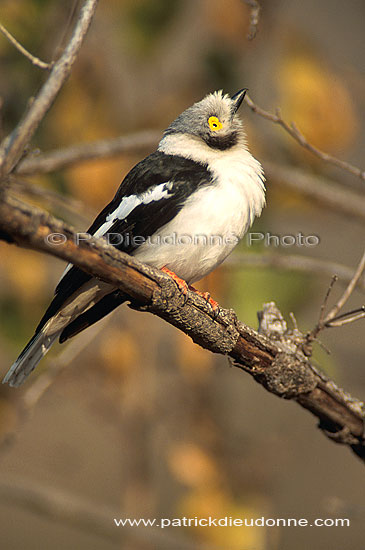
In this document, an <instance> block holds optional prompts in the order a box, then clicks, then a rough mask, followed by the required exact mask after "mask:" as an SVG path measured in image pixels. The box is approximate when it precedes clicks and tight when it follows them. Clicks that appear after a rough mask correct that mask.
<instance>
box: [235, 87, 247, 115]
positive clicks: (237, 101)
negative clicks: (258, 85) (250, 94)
mask: <svg viewBox="0 0 365 550" xmlns="http://www.w3.org/2000/svg"><path fill="white" fill-rule="evenodd" d="M247 91H248V88H242V90H240V91H239V92H237V93H236V94H234V96H232V98H231V99H232V101H233V114H235V113H236V112H237V111H238V109H239V106H240V105H241V103H242V101H243V98H244V97H245V95H246V92H247Z"/></svg>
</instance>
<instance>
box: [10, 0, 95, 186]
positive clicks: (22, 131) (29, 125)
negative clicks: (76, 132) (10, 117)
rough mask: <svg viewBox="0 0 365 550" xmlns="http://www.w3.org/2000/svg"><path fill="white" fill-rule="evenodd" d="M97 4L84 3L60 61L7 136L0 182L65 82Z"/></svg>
mask: <svg viewBox="0 0 365 550" xmlns="http://www.w3.org/2000/svg"><path fill="white" fill-rule="evenodd" d="M97 3H98V0H85V3H84V5H83V7H82V9H81V11H80V15H79V18H78V21H77V23H76V26H75V29H74V32H73V33H72V36H71V38H70V41H69V43H68V45H67V46H66V48H65V50H64V52H63V54H62V55H61V57H60V58H59V59H58V61H56V63H55V64H54V65H53V68H52V71H51V72H50V75H49V77H48V78H47V80H46V82H45V83H44V84H43V86H42V88H41V89H40V91H39V93H38V94H37V96H36V97H35V99H34V100H33V102H32V103H31V105H30V107H29V109H28V110H27V112H26V113H25V115H24V116H23V118H22V120H21V121H20V122H19V124H18V125H17V126H16V128H15V129H14V130H13V132H12V133H11V134H10V135H9V136H7V137H6V138H5V139H4V141H3V143H2V144H1V147H0V179H1V178H3V177H5V176H6V175H7V174H8V173H9V172H11V170H12V169H13V167H14V166H15V165H16V164H17V162H18V161H19V159H20V158H21V156H22V154H23V151H24V148H25V146H26V145H27V144H28V142H29V141H30V139H31V137H32V136H33V134H34V132H35V131H36V129H37V128H38V126H39V124H40V123H41V121H42V119H43V117H44V116H45V114H46V113H47V111H48V109H49V108H50V107H51V105H52V103H53V101H54V100H55V98H56V96H57V94H58V92H59V91H60V89H61V87H62V85H63V84H64V82H65V81H66V79H67V78H68V76H69V74H70V72H71V69H72V65H73V63H74V61H75V60H76V56H77V54H78V52H79V50H80V47H81V44H82V42H83V40H84V38H85V35H86V33H87V31H88V28H89V26H90V23H91V20H92V17H93V15H94V12H95V9H96V6H97Z"/></svg>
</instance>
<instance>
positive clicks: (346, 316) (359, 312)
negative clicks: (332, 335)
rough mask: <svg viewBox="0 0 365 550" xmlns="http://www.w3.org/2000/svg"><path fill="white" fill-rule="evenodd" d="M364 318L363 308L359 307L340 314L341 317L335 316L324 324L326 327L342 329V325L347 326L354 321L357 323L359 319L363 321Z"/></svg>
mask: <svg viewBox="0 0 365 550" xmlns="http://www.w3.org/2000/svg"><path fill="white" fill-rule="evenodd" d="M364 317H365V306H361V307H358V308H357V309H354V310H352V311H347V312H346V313H342V315H337V317H334V319H332V321H328V322H327V323H326V327H342V326H343V325H348V324H349V323H353V322H354V321H358V320H359V319H363V318H364Z"/></svg>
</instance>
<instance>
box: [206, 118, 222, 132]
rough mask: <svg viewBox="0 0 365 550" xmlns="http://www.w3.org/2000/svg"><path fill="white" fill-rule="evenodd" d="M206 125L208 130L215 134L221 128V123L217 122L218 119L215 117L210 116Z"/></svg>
mask: <svg viewBox="0 0 365 550" xmlns="http://www.w3.org/2000/svg"><path fill="white" fill-rule="evenodd" d="M208 124H209V128H210V129H211V130H212V131H213V132H217V131H218V130H220V129H221V128H222V126H223V125H222V123H221V121H220V120H219V118H217V117H216V116H211V117H209V118H208Z"/></svg>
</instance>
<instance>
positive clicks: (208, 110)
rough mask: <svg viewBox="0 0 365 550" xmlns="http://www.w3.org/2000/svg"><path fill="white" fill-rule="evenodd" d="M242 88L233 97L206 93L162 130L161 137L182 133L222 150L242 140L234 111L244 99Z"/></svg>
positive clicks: (239, 125) (238, 120)
mask: <svg viewBox="0 0 365 550" xmlns="http://www.w3.org/2000/svg"><path fill="white" fill-rule="evenodd" d="M246 91H247V89H246V88H244V89H243V90H240V91H239V92H237V93H236V94H235V95H234V96H232V97H229V95H227V94H223V92H222V90H219V91H218V92H213V93H211V94H208V95H207V96H206V97H205V98H204V99H202V100H201V101H198V102H197V103H194V105H192V106H191V107H189V108H188V109H186V110H185V111H183V112H182V113H181V115H179V116H178V117H177V118H176V119H175V120H174V121H173V122H172V123H171V124H170V126H169V127H168V128H167V129H166V131H165V133H164V136H169V135H173V134H184V135H189V136H194V137H195V138H199V139H201V140H203V141H204V142H205V143H206V144H207V145H208V146H209V147H211V148H213V149H218V150H221V151H224V150H226V149H230V148H231V147H233V146H234V145H236V144H237V143H238V141H239V140H243V139H244V132H243V129H242V122H241V120H240V119H239V118H238V115H237V110H238V108H239V106H240V105H241V103H242V101H243V98H244V97H245V94H246Z"/></svg>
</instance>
